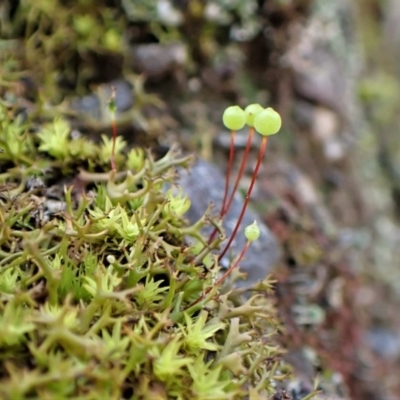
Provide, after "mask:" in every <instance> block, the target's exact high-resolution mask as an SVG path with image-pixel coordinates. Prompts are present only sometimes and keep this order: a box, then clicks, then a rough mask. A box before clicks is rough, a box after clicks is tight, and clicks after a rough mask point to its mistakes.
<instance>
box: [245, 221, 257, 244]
mask: <svg viewBox="0 0 400 400" xmlns="http://www.w3.org/2000/svg"><path fill="white" fill-rule="evenodd" d="M244 235H245V236H246V239H247V240H248V241H249V242H254V240H257V239H258V238H259V237H260V228H259V227H258V225H257V222H256V221H254V222H253V223H252V224H251V225H248V226H246V228H244Z"/></svg>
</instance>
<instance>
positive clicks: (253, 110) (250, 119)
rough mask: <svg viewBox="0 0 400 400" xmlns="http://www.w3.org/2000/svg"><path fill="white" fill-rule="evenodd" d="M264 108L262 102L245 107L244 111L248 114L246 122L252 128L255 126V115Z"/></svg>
mask: <svg viewBox="0 0 400 400" xmlns="http://www.w3.org/2000/svg"><path fill="white" fill-rule="evenodd" d="M263 110H264V109H263V108H262V106H260V104H257V103H254V104H249V105H248V106H247V107H246V108H245V109H244V112H245V114H246V124H247V125H248V126H250V127H252V128H254V117H255V116H256V115H257V114H258V113H259V112H261V111H263Z"/></svg>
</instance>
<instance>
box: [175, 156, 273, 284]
mask: <svg viewBox="0 0 400 400" xmlns="http://www.w3.org/2000/svg"><path fill="white" fill-rule="evenodd" d="M179 176H180V177H179V180H178V183H179V184H180V185H181V186H182V188H183V190H184V191H185V193H186V194H187V195H188V196H189V198H190V200H191V207H190V209H189V211H188V212H187V213H186V214H185V216H186V217H187V218H188V219H189V221H190V222H191V223H194V222H196V221H197V220H199V219H200V218H201V217H202V216H203V215H204V212H205V211H206V209H207V207H208V205H209V204H210V202H212V203H213V204H214V205H215V209H214V214H215V215H218V212H219V207H220V206H221V204H222V200H223V196H224V186H225V177H224V176H223V175H222V173H221V172H220V170H219V169H218V168H217V167H215V166H214V165H212V164H210V163H208V162H206V161H204V160H201V159H199V160H197V162H196V164H195V165H194V166H193V167H192V168H191V169H190V170H189V171H185V170H182V171H180V173H179ZM242 206H243V199H242V198H241V196H240V195H239V194H236V195H235V198H234V200H233V202H232V206H231V208H230V210H229V212H228V214H227V216H226V217H225V219H224V222H223V226H224V229H225V233H226V236H227V237H228V238H229V237H230V235H231V234H232V231H233V230H234V228H235V225H236V221H237V219H238V216H239V214H240V212H241V209H242ZM254 220H256V221H257V224H258V226H259V227H260V230H261V235H260V238H259V239H258V240H257V241H255V242H253V243H252V244H251V246H250V249H249V250H248V252H247V253H246V255H245V259H244V260H243V261H242V262H241V263H240V270H241V271H242V272H245V273H246V274H247V277H246V279H245V280H244V281H241V282H238V283H237V284H238V286H241V287H247V286H251V285H252V284H254V283H256V282H258V281H260V280H262V279H264V278H265V277H266V276H267V275H268V273H270V272H271V270H272V268H273V266H274V264H275V263H276V262H277V261H278V259H279V256H280V249H279V246H278V243H277V240H276V238H275V237H274V235H273V234H272V233H271V231H270V230H269V229H268V227H267V226H266V225H265V224H263V223H262V222H261V221H260V218H259V217H258V215H257V214H256V213H254V212H253V211H251V210H250V209H247V211H246V213H245V215H244V218H243V221H242V223H241V226H240V228H239V231H238V234H237V236H236V238H235V240H234V241H233V243H232V246H231V248H230V251H228V253H227V255H226V256H225V257H224V258H223V259H222V262H221V264H222V266H223V267H225V268H228V267H229V265H230V260H232V258H234V257H235V256H236V255H237V254H238V253H239V252H240V251H241V250H242V249H243V247H244V246H245V244H246V238H245V236H244V228H245V227H246V226H247V225H250V224H252V223H253V222H254ZM211 231H212V227H207V228H206V229H205V230H204V232H203V234H204V235H205V236H207V235H208V234H210V232H211Z"/></svg>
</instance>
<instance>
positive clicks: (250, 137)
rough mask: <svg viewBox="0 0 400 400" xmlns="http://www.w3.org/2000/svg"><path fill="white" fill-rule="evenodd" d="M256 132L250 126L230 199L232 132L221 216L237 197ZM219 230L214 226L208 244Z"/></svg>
mask: <svg viewBox="0 0 400 400" xmlns="http://www.w3.org/2000/svg"><path fill="white" fill-rule="evenodd" d="M254 132H255V130H254V127H250V128H249V135H248V137H247V142H246V148H245V150H244V155H243V158H242V162H241V164H240V168H239V173H238V176H237V177H236V182H235V185H234V187H233V190H232V192H231V195H230V197H229V199H228V200H227V197H228V189H229V180H230V173H231V170H232V164H233V153H234V140H235V132H234V131H232V134H231V145H230V151H229V161H228V167H227V172H226V179H225V192H224V199H223V201H222V207H221V212H220V218H223V217H225V215H226V214H227V213H228V211H229V208H230V207H231V205H232V202H233V198H234V197H235V193H236V190H237V188H238V186H239V182H240V180H241V179H242V176H243V173H244V168H245V166H246V162H247V159H248V156H249V152H250V146H251V142H252V140H253V136H254ZM217 232H218V229H217V228H214V230H213V231H212V232H211V235H210V238H209V239H208V244H210V243H211V242H212V241H213V240H214V238H215V235H216V234H217Z"/></svg>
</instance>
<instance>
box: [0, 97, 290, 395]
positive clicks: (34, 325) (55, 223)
mask: <svg viewBox="0 0 400 400" xmlns="http://www.w3.org/2000/svg"><path fill="white" fill-rule="evenodd" d="M26 118H27V119H26ZM26 118H25V119H24V118H22V117H21V114H20V116H18V112H17V110H16V109H14V107H13V106H12V105H10V104H6V103H1V104H0V126H1V131H0V147H1V148H2V153H0V166H1V172H0V182H1V198H0V221H1V236H0V240H1V243H0V246H1V247H0V309H1V312H0V349H1V351H0V357H1V367H0V397H1V398H3V399H12V400H17V399H49V398H52V399H54V398H60V399H61V398H79V399H94V398H102V399H199V400H200V399H204V400H205V399H221V400H222V399H245V398H249V396H251V397H250V398H252V399H261V398H267V396H269V395H270V394H272V393H273V392H274V388H275V382H276V379H282V377H283V374H284V373H285V368H286V367H284V366H283V365H282V364H281V361H280V354H281V350H280V349H279V348H278V347H277V346H276V345H275V342H274V341H273V339H272V337H273V335H274V333H275V332H276V330H277V326H278V321H277V319H276V316H275V311H274V308H273V306H272V304H271V302H270V300H268V296H267V294H268V293H270V291H271V288H272V282H271V281H270V280H268V279H267V280H265V281H264V282H262V283H259V284H258V285H257V287H254V288H253V289H254V290H255V292H254V293H252V294H251V296H250V298H249V299H248V300H247V302H245V303H244V304H243V303H238V302H237V298H238V295H239V294H240V293H241V292H240V290H238V289H237V290H231V291H228V292H226V293H224V294H223V292H222V291H221V288H219V287H217V286H216V285H215V277H216V276H217V274H218V271H219V269H220V267H219V265H218V262H217V258H215V259H211V261H212V262H211V264H208V266H207V267H206V266H205V265H204V264H203V262H202V260H203V259H204V257H206V256H207V255H208V254H209V253H210V252H211V250H216V249H218V247H219V245H220V243H221V240H222V236H221V237H219V238H217V239H216V240H215V241H214V242H212V243H211V244H209V246H208V248H207V246H206V245H207V239H205V238H203V236H202V235H201V234H200V230H201V228H202V227H204V226H205V225H206V224H207V220H208V218H207V217H206V216H203V217H202V218H200V219H199V220H198V221H197V222H195V223H194V224H193V225H189V226H188V224H187V223H185V220H184V215H185V212H186V211H187V209H188V207H189V205H190V202H189V200H188V199H187V198H186V196H185V195H184V194H183V193H182V192H181V191H179V190H178V191H172V190H169V191H166V190H165V184H166V183H167V182H169V184H172V185H174V181H175V169H176V167H177V166H180V167H187V166H188V164H189V162H190V161H191V157H190V156H188V157H181V156H179V154H178V152H177V151H176V149H171V150H170V151H169V152H168V153H167V154H166V155H165V156H164V157H162V158H160V159H158V160H156V159H154V158H153V156H152V154H151V153H146V152H144V151H142V150H140V149H139V150H138V149H134V150H127V149H126V148H125V143H124V142H123V141H122V140H121V139H118V141H117V144H116V148H117V151H118V152H117V157H116V164H117V170H118V171H121V172H116V171H115V170H111V171H109V167H108V161H109V159H110V154H111V147H112V143H111V141H110V140H109V139H108V138H106V137H104V138H103V142H102V143H100V144H95V143H91V142H90V141H88V140H87V139H84V138H82V137H74V138H72V136H71V129H70V127H69V124H68V123H67V122H66V121H65V120H63V119H55V120H54V121H53V122H51V123H48V124H47V125H43V126H37V125H35V124H34V121H33V120H31V119H30V117H29V116H28V117H26ZM122 166H125V167H126V166H128V169H125V170H123V169H122ZM83 168H85V169H83ZM56 189H58V191H57V190H56ZM187 237H192V238H194V239H195V240H196V241H197V242H200V243H201V244H202V245H203V246H204V247H205V248H206V251H204V250H203V252H201V253H200V255H199V252H198V249H197V248H195V246H193V247H192V246H190V245H188V244H187V243H186V238H187ZM235 278H237V275H235V274H233V277H232V279H235ZM250 293H251V292H250ZM250 393H251V395H250Z"/></svg>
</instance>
